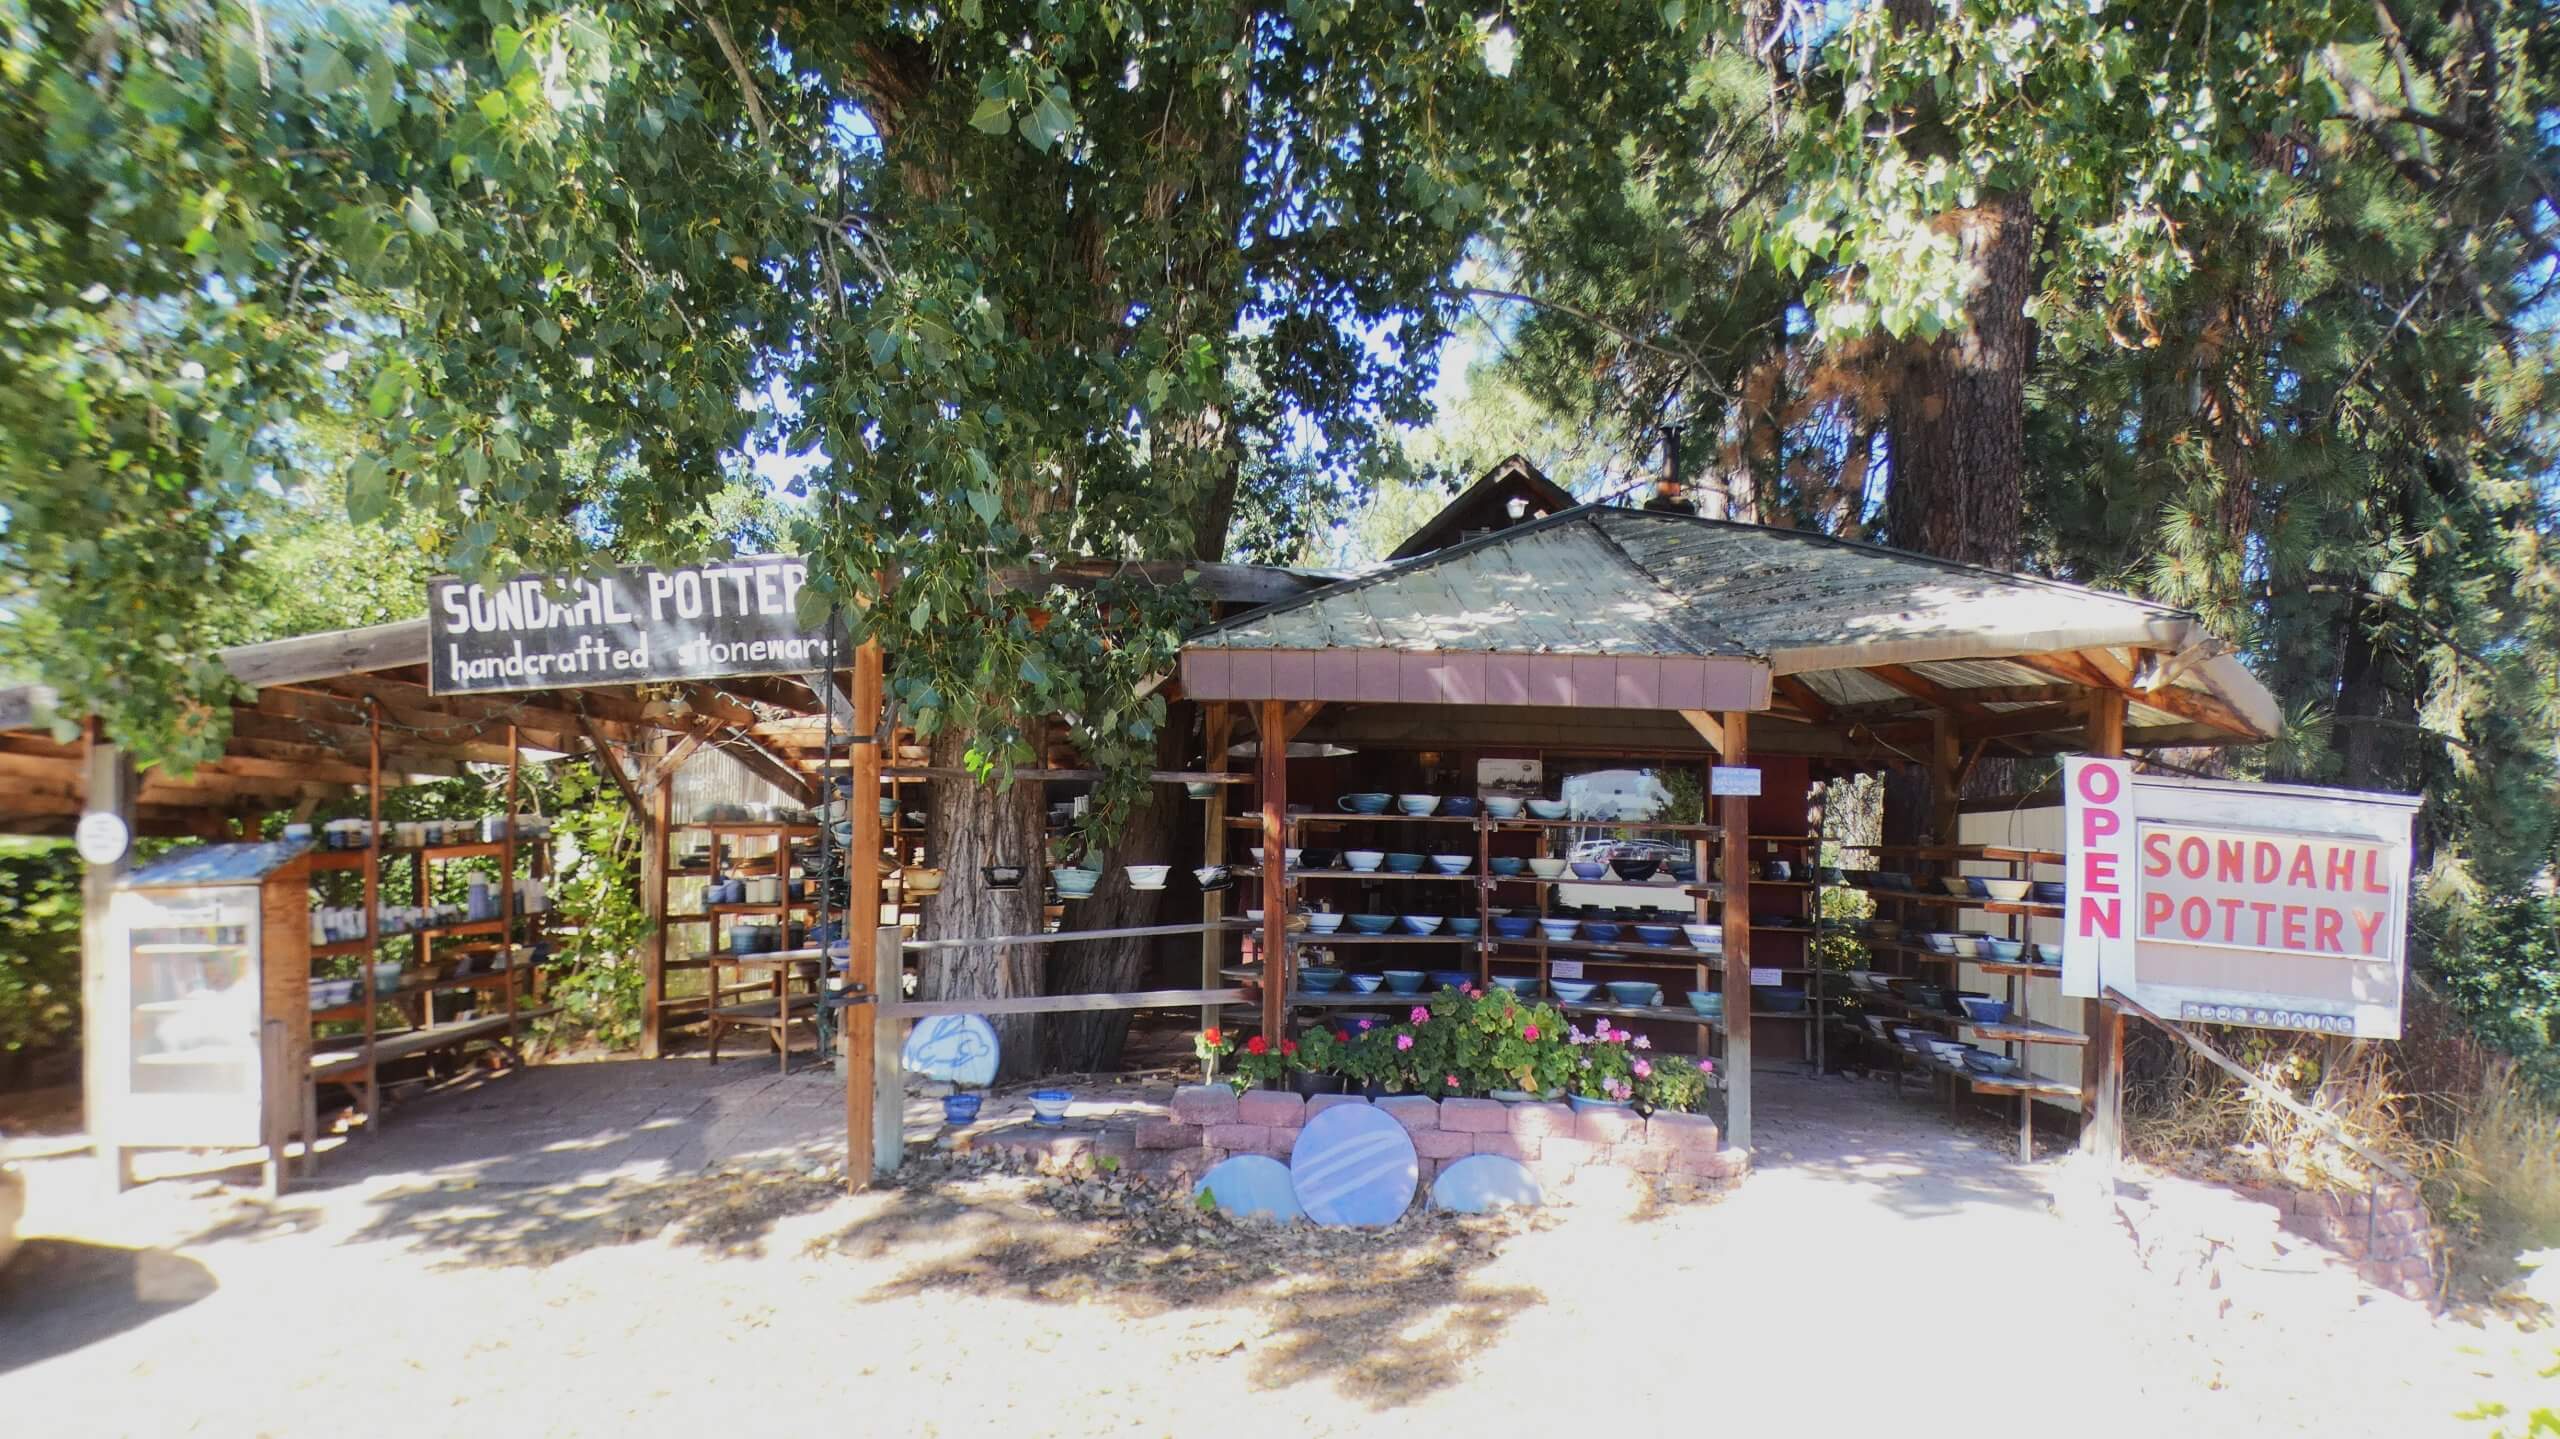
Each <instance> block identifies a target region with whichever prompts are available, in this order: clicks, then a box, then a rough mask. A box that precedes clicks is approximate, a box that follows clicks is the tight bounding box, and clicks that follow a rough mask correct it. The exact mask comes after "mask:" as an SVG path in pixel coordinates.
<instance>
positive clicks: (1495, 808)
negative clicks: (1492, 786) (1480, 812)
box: [1484, 794, 1520, 819]
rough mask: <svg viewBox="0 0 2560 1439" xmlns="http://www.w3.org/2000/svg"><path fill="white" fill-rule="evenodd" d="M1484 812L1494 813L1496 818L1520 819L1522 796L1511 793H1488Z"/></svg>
mask: <svg viewBox="0 0 2560 1439" xmlns="http://www.w3.org/2000/svg"><path fill="white" fill-rule="evenodd" d="M1484 812H1485V813H1486V814H1489V815H1492V816H1493V817H1494V818H1495V819H1518V818H1519V817H1520V797H1519V796H1518V795H1509V794H1489V795H1486V796H1485V797H1484Z"/></svg>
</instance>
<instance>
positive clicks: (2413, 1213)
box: [2242, 1184, 2444, 1301]
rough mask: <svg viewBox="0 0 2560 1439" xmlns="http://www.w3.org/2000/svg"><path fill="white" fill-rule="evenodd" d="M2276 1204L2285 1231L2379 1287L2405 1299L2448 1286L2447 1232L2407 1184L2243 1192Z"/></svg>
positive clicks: (2257, 1188) (2428, 1297)
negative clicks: (2443, 1260) (2365, 1190)
mask: <svg viewBox="0 0 2560 1439" xmlns="http://www.w3.org/2000/svg"><path fill="white" fill-rule="evenodd" d="M2242 1192H2243V1193H2245V1194H2246V1195H2248V1197H2250V1198H2251V1199H2254V1200H2256V1201H2258V1202H2259V1203H2261V1204H2269V1205H2273V1206H2275V1209H2276V1212H2277V1221H2276V1222H2277V1223H2278V1224H2279V1225H2281V1226H2282V1227H2283V1228H2284V1229H2285V1230H2286V1231H2288V1232H2290V1233H2294V1234H2299V1235H2301V1236H2302V1237H2304V1238H2305V1239H2309V1240H2311V1241H2312V1242H2314V1243H2316V1244H2318V1245H2320V1246H2321V1247H2322V1248H2325V1249H2328V1250H2330V1251H2332V1252H2334V1253H2336V1254H2337V1255H2338V1256H2339V1257H2340V1258H2342V1259H2346V1260H2348V1261H2350V1262H2352V1263H2353V1264H2354V1265H2355V1266H2356V1273H2357V1274H2358V1275H2359V1276H2361V1277H2362V1278H2363V1279H2364V1281H2365V1282H2366V1283H2368V1284H2371V1285H2373V1286H2374V1287H2376V1288H2378V1289H2388V1290H2390V1291H2391V1292H2392V1293H2394V1294H2398V1295H2400V1296H2401V1297H2403V1298H2406V1299H2419V1300H2428V1301H2432V1300H2434V1299H2435V1298H2436V1297H2437V1295H2438V1294H2439V1293H2440V1292H2441V1291H2442V1289H2443V1286H2444V1275H2443V1273H2442V1272H2441V1270H2440V1269H2439V1267H2438V1261H2439V1259H2440V1257H2441V1256H2442V1255H2443V1253H2444V1243H2443V1236H2441V1235H2440V1234H2438V1233H2437V1232H2436V1229H2435V1224H2434V1222H2433V1221H2432V1220H2431V1219H2430V1218H2429V1217H2428V1214H2427V1205H2426V1201H2425V1200H2424V1199H2423V1198H2421V1197H2420V1196H2419V1194H2418V1191H2417V1190H2415V1189H2413V1188H2410V1187H2409V1186H2407V1185H2400V1184H2389V1185H2381V1186H2377V1187H2376V1188H2375V1189H2374V1190H2373V1191H2372V1192H2371V1193H2369V1194H2354V1193H2347V1194H2331V1193H2326V1192H2323V1191H2317V1190H2309V1189H2288V1188H2282V1187H2277V1186H2253V1187H2249V1188H2245V1189H2244V1190H2243V1191H2242Z"/></svg>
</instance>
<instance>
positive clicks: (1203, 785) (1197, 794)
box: [1182, 779, 1218, 799]
mask: <svg viewBox="0 0 2560 1439" xmlns="http://www.w3.org/2000/svg"><path fill="white" fill-rule="evenodd" d="M1182 792H1183V793H1184V794H1187V795H1189V796H1191V797H1192V798H1193V799H1207V798H1208V797H1209V796H1211V795H1213V794H1216V793H1217V792H1218V787H1217V786H1216V785H1215V784H1212V783H1210V782H1209V781H1207V780H1198V779H1193V780H1185V781H1183V783H1182Z"/></svg>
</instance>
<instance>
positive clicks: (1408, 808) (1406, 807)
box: [1396, 794, 1440, 819]
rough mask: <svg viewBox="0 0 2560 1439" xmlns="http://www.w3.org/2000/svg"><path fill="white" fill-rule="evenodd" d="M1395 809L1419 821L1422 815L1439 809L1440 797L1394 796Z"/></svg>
mask: <svg viewBox="0 0 2560 1439" xmlns="http://www.w3.org/2000/svg"><path fill="white" fill-rule="evenodd" d="M1396 808H1397V809H1400V810H1402V811H1404V812H1405V813H1406V814H1409V815H1411V816H1413V817H1414V818H1416V819H1420V818H1422V817H1423V816H1424V815H1427V814H1430V813H1431V812H1432V811H1434V810H1437V809H1438V808H1440V796H1438V795H1436V794H1400V795H1397V796H1396Z"/></svg>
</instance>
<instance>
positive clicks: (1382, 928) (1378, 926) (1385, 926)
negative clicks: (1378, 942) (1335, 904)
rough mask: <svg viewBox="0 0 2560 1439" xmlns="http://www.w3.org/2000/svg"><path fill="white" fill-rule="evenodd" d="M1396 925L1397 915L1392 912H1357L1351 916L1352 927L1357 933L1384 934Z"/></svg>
mask: <svg viewBox="0 0 2560 1439" xmlns="http://www.w3.org/2000/svg"><path fill="white" fill-rule="evenodd" d="M1395 927H1396V917H1395V916H1394V915H1392V914H1355V915H1353V916H1351V929H1352V932H1353V933H1355V934H1384V933H1386V932H1387V931H1388V930H1391V929H1393V928H1395Z"/></svg>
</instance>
